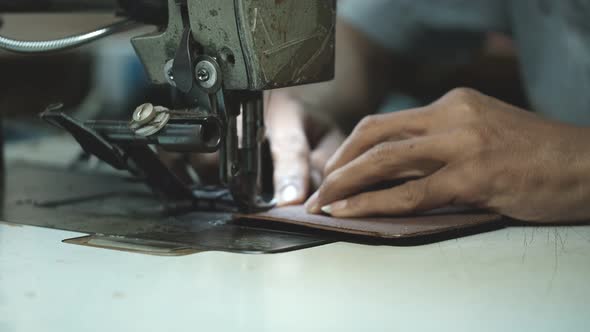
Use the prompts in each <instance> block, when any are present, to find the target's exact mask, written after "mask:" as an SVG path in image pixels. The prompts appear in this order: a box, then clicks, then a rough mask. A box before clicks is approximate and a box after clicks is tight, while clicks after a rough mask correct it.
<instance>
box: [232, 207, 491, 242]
mask: <svg viewBox="0 0 590 332" xmlns="http://www.w3.org/2000/svg"><path fill="white" fill-rule="evenodd" d="M237 217H242V218H249V219H260V220H270V221H276V222H281V223H288V224H295V225H300V226H307V227H312V228H317V229H323V230H328V231H336V232H342V233H347V234H355V235H363V236H371V237H377V238H383V239H396V238H410V237H417V236H423V235H436V234H441V233H446V232H451V231H458V230H469V229H472V228H474V227H478V226H483V225H488V224H492V223H496V222H499V221H500V220H501V219H502V217H501V216H500V215H497V214H491V213H485V212H478V211H465V212H438V213H429V214H423V215H416V216H408V217H373V218H351V219H345V218H333V217H329V216H325V215H313V214H308V213H307V212H306V211H305V208H304V207H303V206H288V207H282V208H276V209H273V210H270V211H267V212H263V213H257V214H250V215H237Z"/></svg>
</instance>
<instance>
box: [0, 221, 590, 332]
mask: <svg viewBox="0 0 590 332" xmlns="http://www.w3.org/2000/svg"><path fill="white" fill-rule="evenodd" d="M78 235H80V234H77V233H71V232H63V231H55V230H48V229H41V228H34V227H28V226H9V225H5V224H0V331H2V332H13V331H19V332H20V331H60V332H69V331H146V332H147V331H397V330H399V331H432V330H437V331H588V330H589V329H590V314H589V313H588V310H589V308H590V305H589V304H590V278H589V277H590V227H585V226H583V227H560V228H555V227H548V228H534V227H528V228H520V227H519V228H507V229H502V230H498V231H493V232H489V233H484V234H479V235H474V236H469V237H465V238H461V239H458V240H449V241H445V242H441V243H435V244H429V245H424V246H418V247H390V246H364V245H358V244H348V243H336V244H331V245H325V246H321V247H316V248H312V249H306V250H302V251H296V252H290V253H285V254H275V255H261V256H257V255H245V254H229V253H220V252H205V253H199V254H194V255H189V256H182V257H156V256H148V255H142V254H133V253H125V252H117V251H110V250H105V249H96V248H89V247H82V246H76V245H71V244H63V243H60V241H61V240H63V239H65V238H71V237H75V236H78Z"/></svg>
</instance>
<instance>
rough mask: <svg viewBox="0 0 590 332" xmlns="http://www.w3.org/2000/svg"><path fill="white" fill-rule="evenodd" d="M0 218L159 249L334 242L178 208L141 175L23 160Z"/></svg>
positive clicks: (117, 245)
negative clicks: (176, 211)
mask: <svg viewBox="0 0 590 332" xmlns="http://www.w3.org/2000/svg"><path fill="white" fill-rule="evenodd" d="M2 197H3V198H4V199H3V209H2V217H1V220H2V221H4V222H7V223H14V224H23V225H31V226H39V227H46V228H53V229H60V230H67V231H75V232H81V233H87V234H90V235H89V236H87V237H82V238H77V239H70V240H66V241H65V242H68V243H75V244H82V245H87V246H92V247H101V248H109V249H116V250H124V251H132V252H141V253H148V254H155V255H184V254H189V253H194V252H201V251H227V252H235V253H278V252H286V251H291V250H296V249H302V248H308V247H312V246H317V245H322V244H326V243H329V242H332V241H333V239H331V238H330V235H327V234H325V233H322V232H318V231H314V230H311V229H305V228H300V227H289V226H287V225H280V224H274V223H268V222H266V223H265V222H259V221H252V220H233V219H232V216H231V214H229V213H220V212H190V213H186V214H182V215H176V216H172V215H169V214H167V213H166V212H165V209H164V208H163V205H162V204H161V203H160V202H159V201H158V200H157V199H156V198H155V197H154V195H152V194H151V192H150V191H149V190H147V189H146V187H145V186H144V185H143V184H142V183H141V182H138V181H137V180H134V179H132V178H128V177H122V176H118V175H110V174H104V173H92V172H80V171H71V170H68V169H65V168H55V167H48V166H41V165H37V164H28V163H23V162H19V163H16V164H12V165H9V166H8V167H7V170H6V176H5V183H4V186H3V196H2Z"/></svg>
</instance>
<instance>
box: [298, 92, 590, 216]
mask: <svg viewBox="0 0 590 332" xmlns="http://www.w3.org/2000/svg"><path fill="white" fill-rule="evenodd" d="M588 142H590V128H582V127H575V126H571V125H565V124H562V123H558V122H553V121H550V120H547V119H544V118H541V117H539V116H538V115H535V114H533V113H529V112H526V111H524V110H521V109H518V108H516V107H513V106H511V105H508V104H505V103H503V102H501V101H499V100H497V99H494V98H491V97H488V96H485V95H483V94H480V93H478V92H476V91H473V90H469V89H457V90H454V91H452V92H450V93H448V94H447V95H446V96H444V97H443V98H442V99H440V100H439V101H437V102H435V103H433V104H431V105H429V106H427V107H424V108H421V109H415V110H408V111H404V112H399V113H394V114H387V115H374V116H370V117H367V118H365V119H364V120H363V121H362V122H361V123H360V124H359V125H358V126H357V127H356V129H355V130H354V132H353V133H352V135H351V136H350V137H349V138H348V139H347V140H346V142H345V143H344V144H343V145H342V146H341V147H340V149H339V150H338V151H337V152H336V154H335V155H334V156H333V158H332V159H331V160H330V161H329V162H328V165H327V168H326V174H327V178H326V180H325V181H324V183H323V184H322V186H321V187H320V189H319V190H318V192H317V193H316V194H314V195H313V196H312V197H311V198H310V200H309V201H308V203H307V206H308V209H309V211H310V212H313V213H319V212H320V211H322V210H323V211H324V212H327V213H330V214H332V215H333V216H338V217H357V216H367V215H397V214H410V213H416V212H421V211H426V210H431V209H435V208H440V207H446V206H450V205H467V206H473V207H478V208H485V209H489V210H493V211H496V212H498V213H501V214H504V215H506V216H509V217H513V218H516V219H521V220H526V221H534V222H559V221H568V222H571V221H581V220H588V219H590V204H589V202H590V148H589V147H588ZM408 178H412V179H413V180H411V181H408V182H405V183H404V184H401V185H398V186H393V187H391V188H386V189H380V190H376V191H370V190H371V189H370V188H371V187H372V186H374V185H375V184H379V183H381V184H383V183H385V182H387V181H390V180H399V179H408Z"/></svg>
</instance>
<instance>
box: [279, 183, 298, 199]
mask: <svg viewBox="0 0 590 332" xmlns="http://www.w3.org/2000/svg"><path fill="white" fill-rule="evenodd" d="M298 197H299V189H298V188H297V186H296V185H294V184H289V185H287V186H286V187H284V188H283V189H282V190H281V194H280V197H279V200H280V202H281V203H289V202H293V201H294V200H296V199H297V198H298Z"/></svg>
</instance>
